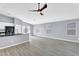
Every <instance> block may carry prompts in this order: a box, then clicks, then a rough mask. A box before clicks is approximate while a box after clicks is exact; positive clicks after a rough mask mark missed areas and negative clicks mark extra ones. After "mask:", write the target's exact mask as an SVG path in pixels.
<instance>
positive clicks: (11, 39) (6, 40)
mask: <svg viewBox="0 0 79 59" xmlns="http://www.w3.org/2000/svg"><path fill="white" fill-rule="evenodd" d="M28 41H29V34H19V35H17V34H16V35H13V36H3V37H0V49H2V48H7V47H10V46H14V45H17V44H21V43H24V42H28Z"/></svg>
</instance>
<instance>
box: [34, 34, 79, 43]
mask: <svg viewBox="0 0 79 59" xmlns="http://www.w3.org/2000/svg"><path fill="white" fill-rule="evenodd" d="M33 36H37V37H40V38H46V39H57V40H62V41H67V42H73V43H79V41H73V40H68V39H62V38H55V37H54V38H49V37H45V36H38V35H33Z"/></svg>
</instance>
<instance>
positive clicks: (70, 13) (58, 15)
mask: <svg viewBox="0 0 79 59" xmlns="http://www.w3.org/2000/svg"><path fill="white" fill-rule="evenodd" d="M47 5H48V7H47V9H45V10H44V11H43V13H44V15H43V16H41V15H39V13H37V12H29V11H28V10H33V9H37V4H36V3H2V4H1V3H0V13H3V14H5V15H8V16H12V17H17V18H19V19H21V20H23V21H25V22H27V23H30V24H40V23H47V22H55V21H61V20H69V19H75V18H79V4H72V3H71V4H68V3H48V4H47ZM41 6H43V3H42V4H41Z"/></svg>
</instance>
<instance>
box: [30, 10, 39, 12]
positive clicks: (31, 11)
mask: <svg viewBox="0 0 79 59" xmlns="http://www.w3.org/2000/svg"><path fill="white" fill-rule="evenodd" d="M29 11H30V12H38V10H29Z"/></svg>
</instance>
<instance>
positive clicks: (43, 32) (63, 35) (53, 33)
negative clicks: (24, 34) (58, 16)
mask: <svg viewBox="0 0 79 59" xmlns="http://www.w3.org/2000/svg"><path fill="white" fill-rule="evenodd" d="M69 23H76V35H68V34H67V24H69ZM47 30H48V32H47ZM33 34H34V35H36V36H41V37H47V38H53V39H54V38H56V39H61V40H68V41H78V40H79V39H78V37H79V19H72V20H67V21H59V22H51V23H45V24H38V25H34V33H33Z"/></svg>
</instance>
